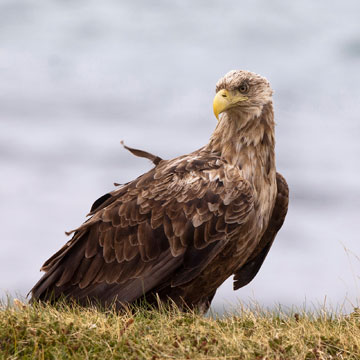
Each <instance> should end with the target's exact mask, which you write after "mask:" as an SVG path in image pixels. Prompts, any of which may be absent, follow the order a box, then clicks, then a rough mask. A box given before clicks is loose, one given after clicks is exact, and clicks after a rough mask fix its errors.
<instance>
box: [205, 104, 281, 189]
mask: <svg viewBox="0 0 360 360" xmlns="http://www.w3.org/2000/svg"><path fill="white" fill-rule="evenodd" d="M274 128H275V122H274V111H273V106H272V103H269V104H267V105H265V106H264V107H263V109H262V111H260V110H259V111H258V113H256V114H254V112H251V113H250V112H249V113H246V112H244V111H241V112H240V111H238V110H236V109H230V110H228V111H227V112H226V113H224V114H223V115H222V116H221V118H220V121H219V122H218V124H217V126H216V129H215V130H214V132H213V134H212V136H211V138H210V142H209V144H208V147H209V150H210V151H213V152H219V153H220V154H221V157H222V158H223V159H224V160H225V161H226V162H227V163H229V164H231V165H234V166H237V167H239V169H240V170H241V172H242V173H243V176H244V178H246V179H247V180H249V181H250V182H251V183H252V184H253V185H254V187H255V189H256V190H257V191H258V192H259V191H261V187H262V184H263V183H264V180H265V181H269V182H273V181H274V180H275V174H276V173H275V151H274V148H275V137H274Z"/></svg>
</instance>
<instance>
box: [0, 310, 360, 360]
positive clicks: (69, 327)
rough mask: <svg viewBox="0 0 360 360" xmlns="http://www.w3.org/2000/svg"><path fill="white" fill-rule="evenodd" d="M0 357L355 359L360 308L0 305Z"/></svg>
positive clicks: (359, 335)
mask: <svg viewBox="0 0 360 360" xmlns="http://www.w3.org/2000/svg"><path fill="white" fill-rule="evenodd" d="M0 358H2V359H69V358H71V359H100V360H104V359H154V360H155V359H360V311H358V310H357V309H355V310H354V312H353V313H352V314H351V315H347V316H346V315H335V314H333V315H329V314H327V313H326V312H323V314H322V315H321V314H320V315H319V314H318V315H311V314H308V313H305V312H304V313H299V314H295V313H292V314H282V313H280V312H267V311H262V310H259V309H257V310H256V309H255V310H254V309H252V310H249V309H246V308H240V309H239V310H238V314H237V315H229V316H225V317H222V318H214V317H204V316H201V315H198V314H195V313H181V312H180V311H178V310H177V309H176V308H171V309H165V308H161V309H160V310H145V309H143V308H138V309H136V310H134V309H133V310H132V311H130V310H129V311H126V312H124V313H123V314H118V313H116V312H115V311H99V310H96V309H94V308H82V307H79V306H76V305H71V306H69V305H65V304H61V305H58V306H56V307H53V306H44V305H38V304H36V305H34V306H27V305H23V304H21V303H17V304H15V305H2V306H1V308H0Z"/></svg>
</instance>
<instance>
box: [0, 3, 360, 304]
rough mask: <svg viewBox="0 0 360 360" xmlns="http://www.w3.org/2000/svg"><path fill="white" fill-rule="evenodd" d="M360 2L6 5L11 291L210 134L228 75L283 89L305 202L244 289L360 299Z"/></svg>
mask: <svg viewBox="0 0 360 360" xmlns="http://www.w3.org/2000/svg"><path fill="white" fill-rule="evenodd" d="M359 14H360V2H359V1H357V0H343V1H340V2H339V1H325V0H322V1H317V2H314V1H312V0H304V1H302V2H301V3H297V6H296V5H295V3H293V2H290V1H285V0H282V1H280V0H278V1H271V2H270V1H267V0H256V1H254V0H245V1H241V2H240V1H235V0H233V1H232V0H222V1H213V0H206V1H196V2H195V1H187V0H186V1H184V0H181V1H180V0H179V1H171V2H169V1H165V0H163V1H151V2H150V1H145V0H142V1H141V0H139V1H122V2H119V1H110V0H105V1H101V2H100V1H95V0H93V1H91V0H87V1H80V0H78V1H76V0H72V1H49V0H46V1H45V0H0V226H1V236H0V245H1V251H0V297H2V298H4V297H5V296H6V294H10V295H12V296H20V295H21V296H24V295H25V294H26V293H27V292H28V291H29V289H30V288H31V287H32V286H33V285H34V283H35V282H36V281H37V280H38V279H39V278H40V275H41V274H40V273H39V268H40V266H41V265H42V263H43V262H44V261H45V260H46V259H47V258H48V257H49V256H50V255H52V254H53V253H54V252H55V251H56V250H58V249H59V248H60V247H61V246H62V245H63V244H64V243H65V242H66V241H67V240H68V239H67V238H66V236H65V234H64V231H65V230H69V229H73V228H75V227H77V226H78V225H79V224H81V223H82V222H83V221H84V219H85V214H86V213H87V212H88V210H89V208H90V206H91V204H92V202H93V201H94V200H95V199H96V198H97V197H99V196H101V195H102V194H104V193H106V192H108V191H109V190H112V189H113V182H114V181H115V182H119V183H123V182H127V181H129V180H132V179H133V178H135V177H137V176H138V175H140V174H142V173H143V172H145V171H147V170H149V169H150V168H151V166H152V165H151V164H150V163H149V162H148V161H147V160H145V159H140V158H135V157H134V156H132V155H131V154H130V153H128V152H127V151H126V150H124V149H123V148H122V146H121V145H120V140H124V141H125V143H126V144H127V145H129V146H132V147H135V148H141V149H145V150H147V151H150V152H152V153H155V154H157V155H159V156H161V157H162V158H172V157H175V156H178V155H181V154H185V153H188V152H191V151H193V150H195V149H197V148H199V147H200V146H202V145H204V144H205V143H207V141H208V139H209V137H210V134H211V132H212V131H213V129H214V127H215V125H216V119H215V117H214V116H213V114H212V99H213V96H214V90H215V84H216V82H217V80H218V79H219V78H220V77H221V76H223V75H224V74H225V73H226V72H228V71H229V70H232V69H247V70H251V71H254V72H257V73H259V74H261V75H263V76H265V77H267V78H268V80H269V81H270V82H271V85H272V87H273V89H274V90H275V95H274V104H275V117H276V122H277V128H276V139H277V145H276V146H277V147H276V156H277V169H278V171H279V172H281V173H282V174H283V175H284V176H285V177H286V179H287V181H288V183H289V186H290V190H291V199H290V208H289V212H288V216H287V219H286V221H285V224H284V226H283V228H282V230H281V231H280V233H279V235H278V237H277V239H276V241H275V243H274V245H273V247H272V249H271V251H270V254H269V256H268V257H267V259H266V261H265V263H264V265H263V266H262V268H261V270H260V272H259V274H258V275H257V277H256V278H255V279H254V280H253V281H252V282H251V283H250V284H249V285H248V286H246V287H245V288H243V289H240V290H238V291H237V292H234V291H233V290H232V280H231V279H229V280H228V281H227V282H226V283H224V284H223V286H222V287H221V288H220V289H219V290H218V292H217V295H216V297H215V300H214V302H213V308H214V309H215V310H220V311H221V309H227V310H229V309H231V308H232V306H234V305H236V304H237V302H238V301H239V300H241V301H244V302H252V301H253V300H256V301H257V302H258V303H259V304H261V305H263V306H265V307H269V308H272V307H274V306H277V305H278V304H282V306H283V307H287V308H291V307H292V306H298V307H302V306H304V305H305V306H306V307H308V308H309V307H318V306H319V305H320V304H324V303H326V304H327V305H328V306H329V307H332V308H334V309H336V310H338V311H340V310H344V311H348V310H349V309H351V307H352V306H353V305H358V298H359V295H360V291H359V275H360V260H359V257H358V256H360V238H359V223H360V218H359V215H360V207H359V205H360V182H359V177H360V159H359V158H360V141H359V136H360V118H359V114H360V21H359Z"/></svg>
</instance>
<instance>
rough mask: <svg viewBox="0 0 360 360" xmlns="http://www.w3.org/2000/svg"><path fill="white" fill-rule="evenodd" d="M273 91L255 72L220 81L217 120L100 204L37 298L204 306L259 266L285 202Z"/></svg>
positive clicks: (48, 265) (38, 287) (52, 264)
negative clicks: (205, 137) (201, 137)
mask: <svg viewBox="0 0 360 360" xmlns="http://www.w3.org/2000/svg"><path fill="white" fill-rule="evenodd" d="M272 94H273V91H272V89H271V87H270V84H269V82H268V81H267V80H266V79H265V78H264V77H262V76H260V75H258V74H255V73H253V72H250V71H244V70H233V71H230V72H228V73H227V74H226V75H225V76H224V77H222V78H221V79H220V80H219V81H218V82H217V84H216V95H215V98H214V101H213V110H214V114H215V116H216V118H217V119H218V123H217V126H216V128H215V130H214V132H213V133H212V135H211V137H210V140H209V142H208V144H206V145H205V146H203V147H201V148H200V149H198V150H196V151H194V152H191V153H189V154H187V155H182V156H179V157H176V158H174V159H171V160H163V159H161V158H160V157H158V156H155V155H152V154H150V153H147V152H146V151H142V150H136V149H131V148H128V149H129V150H130V151H131V152H132V153H133V154H135V155H138V156H143V157H147V158H149V159H151V160H152V161H153V163H154V167H153V168H152V169H151V170H150V171H148V172H146V173H144V174H143V175H141V176H139V177H138V178H136V179H135V180H133V181H130V182H128V183H126V184H124V185H119V184H116V185H118V186H117V188H115V190H113V191H112V192H110V193H108V194H105V195H103V196H102V197H100V198H99V199H98V200H96V201H95V202H94V204H93V205H92V207H91V210H90V213H89V214H88V216H89V218H88V219H87V221H85V222H84V223H83V224H82V225H81V226H79V227H78V228H77V229H75V230H73V231H72V233H73V236H72V238H71V240H69V241H68V242H67V243H66V244H65V245H64V246H63V247H62V248H61V249H60V250H59V251H58V252H56V253H55V254H54V255H53V256H51V257H50V258H49V259H48V260H47V261H46V262H45V263H44V265H43V266H42V268H41V270H42V271H44V272H45V274H44V275H43V277H42V278H41V279H40V280H39V281H38V282H37V283H36V284H35V286H34V287H33V288H32V290H30V292H31V301H45V302H46V301H51V302H56V301H57V300H59V299H66V300H71V301H75V302H77V303H79V304H81V305H84V306H86V305H89V304H90V305H92V304H100V305H102V306H104V307H109V306H114V304H115V306H116V308H117V309H122V308H124V306H126V305H128V304H137V303H138V302H139V301H142V300H145V301H146V303H148V304H155V305H156V302H157V303H159V301H160V303H161V302H164V303H167V302H169V301H171V302H172V303H175V304H176V305H177V306H178V307H179V308H180V309H182V310H184V311H185V310H186V309H193V310H196V311H199V312H202V313H204V312H206V311H207V310H208V308H209V306H210V304H211V301H212V299H213V298H214V295H215V293H216V290H217V289H218V288H219V286H220V285H221V284H222V283H223V282H224V281H225V280H226V279H227V278H229V277H230V276H232V275H234V278H233V279H234V290H237V289H239V288H241V287H243V286H245V285H247V284H248V283H249V282H250V281H251V280H252V279H253V278H254V277H255V275H256V274H257V273H258V271H259V269H260V267H261V265H262V264H263V261H264V259H265V257H266V255H267V254H268V252H269V249H270V247H271V245H272V243H273V241H274V239H275V236H276V234H277V232H278V231H279V229H280V228H281V226H282V224H283V222H284V220H285V216H286V213H287V208H288V198H289V190H288V186H287V183H286V181H285V179H284V178H283V176H281V175H280V174H279V173H277V172H276V167H275V148H274V147H275V136H274V127H275V122H274V111H273V102H272Z"/></svg>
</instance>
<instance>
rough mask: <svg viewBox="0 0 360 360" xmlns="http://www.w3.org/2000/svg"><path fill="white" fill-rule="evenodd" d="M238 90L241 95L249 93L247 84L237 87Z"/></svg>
mask: <svg viewBox="0 0 360 360" xmlns="http://www.w3.org/2000/svg"><path fill="white" fill-rule="evenodd" d="M238 90H239V91H240V92H241V93H242V94H246V93H247V92H248V91H249V84H248V83H246V82H243V83H242V84H241V85H240V86H239V87H238Z"/></svg>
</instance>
